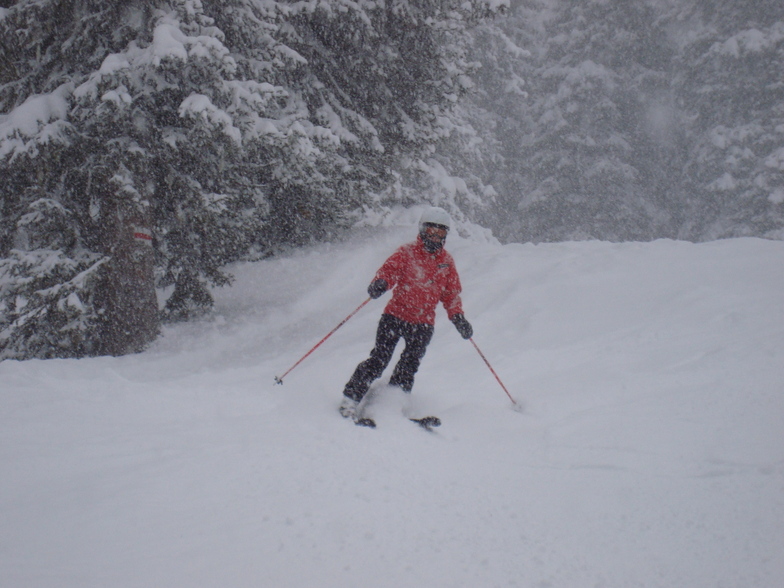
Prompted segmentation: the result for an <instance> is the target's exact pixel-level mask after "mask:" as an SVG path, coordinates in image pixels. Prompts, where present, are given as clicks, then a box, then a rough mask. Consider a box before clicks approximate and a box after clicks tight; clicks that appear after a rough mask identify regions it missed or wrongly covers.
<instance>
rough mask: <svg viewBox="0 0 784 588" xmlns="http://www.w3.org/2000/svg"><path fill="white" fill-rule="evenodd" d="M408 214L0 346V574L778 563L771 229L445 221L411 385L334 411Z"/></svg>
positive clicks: (16, 577)
mask: <svg viewBox="0 0 784 588" xmlns="http://www.w3.org/2000/svg"><path fill="white" fill-rule="evenodd" d="M412 238H413V229H412V228H411V227H410V226H409V227H394V226H393V227H387V228H385V229H382V230H378V231H377V232H376V233H375V234H373V235H372V236H370V235H368V234H367V233H362V234H359V235H358V236H357V237H356V238H355V239H353V240H351V241H348V242H345V243H341V244H333V245H323V246H319V247H315V248H311V249H307V250H301V251H297V252H295V253H292V254H290V255H287V256H284V257H281V258H278V259H273V260H268V261H263V262H258V263H255V264H244V265H237V266H236V267H235V268H234V269H233V272H234V274H235V276H236V278H237V280H236V284H235V286H234V287H232V288H230V289H221V290H217V291H216V292H215V295H216V308H215V311H214V313H212V314H211V315H209V316H206V317H204V318H203V319H201V320H198V321H195V322H192V323H190V324H185V325H176V326H170V327H167V328H166V329H165V331H164V334H163V336H162V338H161V339H160V340H159V341H158V342H157V343H156V344H155V346H154V347H153V348H151V349H150V350H149V351H147V352H145V353H143V354H140V355H136V356H128V357H122V358H97V359H85V360H51V361H29V362H12V361H6V362H3V363H0V402H1V403H2V404H1V405H0V406H2V411H1V412H0V468H1V469H0V471H1V472H2V476H1V477H0V585H2V586H8V587H22V586H24V587H39V586H40V587H44V586H47V587H48V586H58V587H81V586H96V587H98V586H101V587H104V586H113V587H148V586H205V587H206V586H292V587H294V586H296V587H312V586H320V587H353V586H357V587H359V586H368V585H370V586H376V587H390V588H391V587H401V586H419V585H429V586H443V587H457V586H466V587H476V586H520V587H526V588H529V587H533V588H561V587H563V588H575V587H583V586H591V587H593V586H597V587H598V586H606V587H613V588H614V587H624V588H625V587H632V586H643V587H662V588H672V587H674V586H684V587H686V586H688V587H689V588H700V587H704V588H716V587H743V588H751V587H756V588H774V587H777V586H782V585H784V534H782V529H781V521H782V520H784V437H782V430H781V425H782V422H784V394H783V393H784V296H782V292H784V243H781V242H773V241H763V240H759V239H738V240H729V241H720V242H714V243H706V244H699V245H694V244H689V243H682V242H674V241H656V242H653V243H646V244H638V243H627V244H611V243H601V242H586V243H563V244H552V245H539V246H533V245H506V246H500V245H497V244H489V243H479V242H475V241H471V240H467V239H461V238H458V237H457V236H456V235H455V236H450V238H449V241H448V243H447V246H448V249H449V250H450V251H451V252H452V254H453V255H454V257H455V259H456V263H457V265H458V269H459V271H460V274H461V278H462V281H463V287H464V295H463V301H464V306H465V309H466V316H467V318H468V319H469V320H470V321H471V322H472V324H473V326H474V330H475V337H474V340H475V341H476V342H477V344H478V345H479V346H480V348H481V349H482V351H483V352H484V353H485V355H486V356H487V357H488V359H489V360H490V361H491V363H492V364H493V367H494V368H495V369H496V371H497V372H498V374H499V376H500V377H501V378H502V380H503V381H504V383H505V385H506V386H507V388H508V389H509V390H510V392H511V393H512V394H513V395H514V396H515V397H516V398H517V399H519V400H520V401H521V402H522V403H523V404H524V405H525V407H526V410H525V412H523V413H522V414H520V413H516V412H514V411H512V410H510V406H511V405H510V402H509V400H508V399H507V398H506V395H505V394H504V392H503V390H502V389H501V388H500V386H498V383H497V382H496V381H495V379H494V378H493V377H492V375H491V374H490V372H489V371H488V370H487V368H486V366H485V365H484V363H483V362H482V360H481V358H480V357H479V356H478V355H477V354H476V352H475V350H474V349H473V347H472V346H471V345H470V344H469V343H467V342H466V341H463V340H462V339H461V338H460V337H459V336H458V335H457V333H456V332H455V330H454V328H453V326H452V325H451V324H450V323H449V322H448V321H447V320H446V316H445V314H444V312H443V309H439V315H438V317H437V325H436V333H435V336H434V339H433V342H432V343H431V345H430V348H429V350H428V354H427V356H426V357H425V360H424V361H423V364H422V368H421V369H420V373H419V374H418V376H417V383H416V386H415V389H414V394H413V407H414V410H415V412H416V413H417V414H419V415H426V414H434V415H437V416H439V417H441V419H442V421H443V425H442V426H441V427H440V428H438V429H436V430H435V431H434V432H432V433H430V432H427V431H424V430H422V429H420V428H419V427H417V426H416V425H415V424H413V423H410V422H409V421H407V420H406V419H405V418H403V417H402V414H401V410H402V406H401V405H402V401H401V399H400V398H399V397H396V396H395V395H394V394H391V393H389V392H388V391H387V392H386V393H385V390H384V386H383V384H384V383H385V381H386V379H387V378H388V377H389V373H386V374H385V375H384V376H383V377H382V379H381V380H380V381H379V389H380V391H381V393H380V394H379V396H378V397H377V399H376V402H374V403H373V405H371V407H370V408H369V410H372V414H373V416H374V418H376V420H377V421H378V427H377V428H376V429H375V430H370V429H367V428H363V427H355V426H352V425H351V424H350V423H349V422H347V421H345V420H344V419H342V418H341V417H340V416H339V415H338V413H337V410H336V409H337V405H338V403H339V401H340V393H341V390H342V387H343V384H344V383H345V381H346V380H347V379H348V377H349V376H350V374H351V372H352V370H353V369H354V367H355V366H356V364H357V363H358V362H359V361H361V360H362V359H364V358H365V357H366V356H367V353H368V352H369V351H370V348H371V347H372V341H373V336H374V332H375V326H376V323H377V321H378V318H379V315H380V313H381V310H382V309H383V305H384V304H385V301H386V300H387V299H388V295H386V296H385V297H384V298H382V299H381V300H378V301H373V302H371V304H369V305H367V306H366V307H365V308H364V309H363V310H362V311H361V312H360V313H358V314H357V315H356V316H355V317H354V318H353V319H352V320H351V321H349V322H348V323H346V325H344V326H343V327H342V328H341V329H340V330H338V331H337V333H336V334H335V335H334V336H333V337H331V338H330V339H329V340H328V341H327V342H326V343H324V345H322V346H321V347H320V348H319V349H318V350H317V351H316V352H314V354H313V355H311V356H310V357H309V358H308V359H307V360H305V361H304V362H303V363H302V364H301V365H300V366H299V367H298V368H297V369H296V370H294V371H293V372H291V373H290V374H289V375H288V376H287V377H286V378H285V382H284V384H283V385H282V386H276V385H274V384H273V377H274V376H275V375H280V374H282V373H283V372H284V371H285V370H286V369H287V368H289V367H290V366H291V365H292V364H293V363H294V362H295V361H296V360H297V359H299V358H300V357H301V356H302V355H303V354H304V353H305V352H307V351H308V349H310V348H311V347H312V346H313V345H314V344H315V343H316V342H318V341H319V340H320V339H321V338H322V337H323V336H324V335H325V334H326V333H328V332H329V331H330V330H331V329H332V328H333V327H334V326H335V325H336V324H338V323H339V322H340V320H342V319H343V318H344V317H345V316H346V315H347V314H348V313H349V312H351V310H353V309H354V308H356V306H357V305H358V304H359V303H360V302H361V301H362V300H363V299H364V297H365V288H366V286H367V284H368V282H369V280H370V278H371V277H372V275H373V273H374V272H375V270H376V269H377V267H378V266H379V265H380V264H381V263H382V262H383V260H384V259H385V258H386V257H387V256H388V255H389V254H390V253H391V252H392V251H393V250H394V248H395V247H397V246H398V245H400V244H402V243H404V242H406V241H408V240H410V239H412Z"/></svg>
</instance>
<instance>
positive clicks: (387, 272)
mask: <svg viewBox="0 0 784 588" xmlns="http://www.w3.org/2000/svg"><path fill="white" fill-rule="evenodd" d="M402 264H403V250H402V248H401V249H398V250H397V251H395V252H394V253H393V254H392V255H390V256H389V257H388V258H387V260H386V261H385V262H384V264H383V265H382V266H381V267H380V268H379V269H378V271H377V272H376V276H375V277H374V278H373V279H374V280H384V281H385V282H386V283H387V287H388V288H389V289H390V290H391V289H392V288H393V287H394V286H395V284H397V283H398V281H399V279H400V273H401V267H402Z"/></svg>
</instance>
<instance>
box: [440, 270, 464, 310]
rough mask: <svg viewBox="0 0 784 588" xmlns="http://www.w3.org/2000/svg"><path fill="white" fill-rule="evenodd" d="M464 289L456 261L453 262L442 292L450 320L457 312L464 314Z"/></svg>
mask: <svg viewBox="0 0 784 588" xmlns="http://www.w3.org/2000/svg"><path fill="white" fill-rule="evenodd" d="M462 291H463V287H462V286H461V284H460V276H459V275H458V274H457V268H455V264H454V262H452V263H451V264H450V268H449V274H448V275H447V279H446V287H445V288H444V290H443V291H442V292H441V302H442V304H443V305H444V308H445V309H446V313H447V316H448V317H449V320H452V317H453V316H455V315H456V314H463V301H462V300H461V299H460V292H462Z"/></svg>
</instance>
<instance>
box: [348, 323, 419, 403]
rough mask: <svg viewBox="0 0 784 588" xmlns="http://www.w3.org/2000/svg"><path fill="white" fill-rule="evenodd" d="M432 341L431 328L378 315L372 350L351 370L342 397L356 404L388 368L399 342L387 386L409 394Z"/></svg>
mask: <svg viewBox="0 0 784 588" xmlns="http://www.w3.org/2000/svg"><path fill="white" fill-rule="evenodd" d="M432 338H433V325H427V324H414V323H409V322H406V321H404V320H400V319H399V318H397V317H394V316H392V315H391V314H382V315H381V320H380V321H379V322H378V330H377V331H376V346H375V347H374V348H373V351H371V352H370V357H368V358H367V359H366V360H365V361H363V362H362V363H360V364H359V365H358V366H357V369H356V370H354V375H352V376H351V379H350V380H349V381H348V383H347V384H346V387H345V389H344V390H343V395H344V396H348V397H349V398H353V399H354V400H357V401H359V400H362V398H363V397H364V396H365V394H367V391H368V388H370V384H371V383H372V382H373V380H376V379H378V378H380V377H381V374H382V373H383V372H384V370H385V369H386V367H387V366H388V365H389V362H390V360H391V359H392V354H393V353H394V352H395V347H396V346H397V343H398V341H400V339H403V340H404V341H405V342H406V346H405V348H404V349H403V353H401V355H400V359H399V360H398V362H397V365H395V369H394V370H393V372H392V377H391V378H390V380H389V384H390V386H398V387H400V388H402V389H403V390H404V391H405V392H411V389H412V388H413V387H414V374H416V372H417V370H418V369H419V364H420V362H421V361H422V358H423V357H424V356H425V351H426V350H427V346H428V344H429V343H430V339H432Z"/></svg>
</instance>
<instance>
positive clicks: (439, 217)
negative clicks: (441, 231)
mask: <svg viewBox="0 0 784 588" xmlns="http://www.w3.org/2000/svg"><path fill="white" fill-rule="evenodd" d="M425 225H440V226H442V227H444V228H445V229H446V230H449V229H450V228H451V227H452V219H451V218H450V216H449V213H448V212H447V211H446V210H444V209H443V208H438V207H437V206H431V207H429V208H426V209H425V210H424V211H423V212H422V216H421V217H420V218H419V230H420V231H422V230H423V229H424V228H425Z"/></svg>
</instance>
